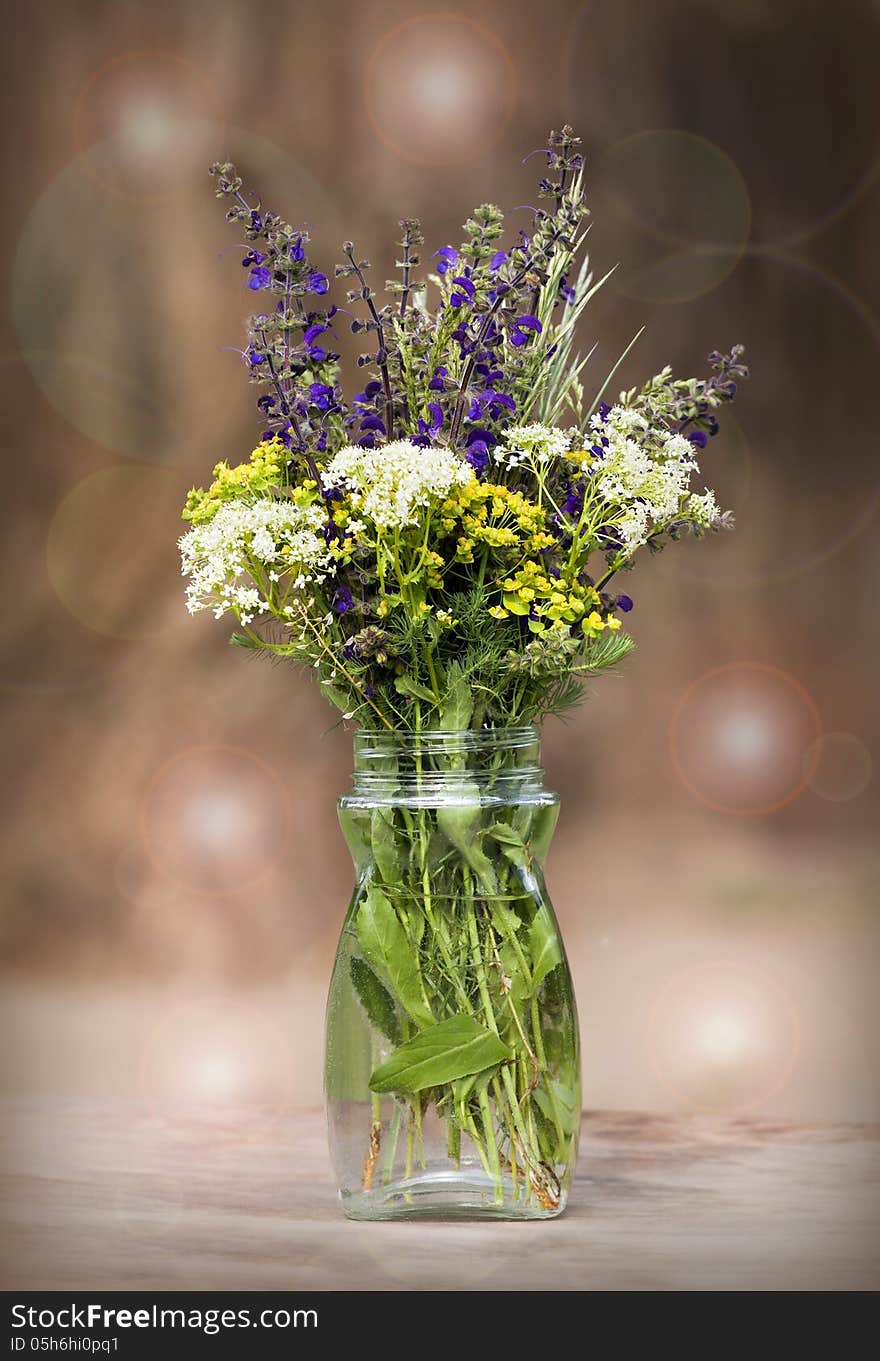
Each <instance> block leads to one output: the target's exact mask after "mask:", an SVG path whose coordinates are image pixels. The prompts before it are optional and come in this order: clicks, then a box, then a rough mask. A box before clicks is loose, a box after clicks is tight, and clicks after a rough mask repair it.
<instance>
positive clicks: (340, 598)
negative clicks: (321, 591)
mask: <svg viewBox="0 0 880 1361" xmlns="http://www.w3.org/2000/svg"><path fill="white" fill-rule="evenodd" d="M333 608H334V610H335V611H336V613H337V614H348V612H349V610H353V609H354V598H353V597H352V594H351V591H350V590H349V589H348V587H347V586H340V587H339V589H338V590H337V592H336V594H335V595H334V597H333Z"/></svg>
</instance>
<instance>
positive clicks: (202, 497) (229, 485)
mask: <svg viewBox="0 0 880 1361" xmlns="http://www.w3.org/2000/svg"><path fill="white" fill-rule="evenodd" d="M289 458H290V454H289V452H288V450H287V449H285V447H284V445H283V444H282V443H281V441H280V440H278V439H273V440H264V441H263V443H262V444H258V445H257V447H256V449H255V450H254V451H253V453H252V454H251V456H250V459H249V460H248V462H247V463H239V464H238V465H237V467H235V468H230V466H229V464H228V463H218V464H217V465H216V467H215V468H214V481H213V482H212V483H211V485H210V487H209V488H208V490H207V491H205V490H204V489H203V488H202V487H193V488H192V489H191V490H190V491H189V492H188V493H187V498H186V505H185V506H184V509H183V519H184V520H189V521H190V522H191V523H192V524H194V525H204V524H207V523H208V522H209V521H210V520H213V518H214V516H215V515H216V514H217V511H218V510H219V509H220V507H221V506H222V505H223V503H224V501H236V500H239V499H240V498H241V497H244V496H248V495H255V496H259V495H263V494H264V493H265V492H267V491H271V490H273V489H274V488H276V487H278V486H279V485H280V483H281V471H282V469H283V467H284V465H285V463H286V462H287V460H288V459H289ZM309 488H311V489H312V490H314V488H315V484H314V483H311V484H309V483H306V484H304V485H303V486H302V487H298V488H296V490H297V492H299V493H301V495H300V496H299V498H294V499H296V500H297V504H311V501H312V500H314V496H313V495H308V492H309ZM302 494H305V495H306V498H307V499H305V500H304V499H303V495H302Z"/></svg>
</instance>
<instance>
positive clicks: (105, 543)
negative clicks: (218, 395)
mask: <svg viewBox="0 0 880 1361" xmlns="http://www.w3.org/2000/svg"><path fill="white" fill-rule="evenodd" d="M180 503H181V486H180V482H179V479H178V478H177V477H176V476H175V475H173V474H172V473H171V472H169V471H168V470H167V469H164V468H156V467H150V466H148V465H145V464H144V465H137V464H123V465H121V466H119V467H115V468H101V469H99V470H98V471H97V472H94V473H90V474H89V476H88V477H85V478H83V480H82V481H81V482H78V483H77V484H76V486H75V487H74V488H73V489H72V490H71V491H69V492H68V493H67V495H66V496H65V497H64V498H63V500H62V501H61V502H60V504H59V505H58V507H57V509H56V510H55V513H54V515H53V517H52V521H51V524H50V526H49V533H48V537H47V540H46V564H47V569H48V573H49V580H50V581H51V583H52V587H53V589H54V591H55V593H56V595H57V596H58V599H59V600H60V601H61V603H62V604H63V605H64V606H65V608H66V609H67V610H69V612H70V613H71V614H72V615H73V617H74V618H75V619H78V620H79V622H80V623H81V624H85V625H86V626H87V627H88V628H90V629H93V630H94V631H95V632H96V633H100V634H103V635H104V636H105V637H108V638H119V639H124V640H125V639H127V640H133V639H143V638H152V637H155V636H156V635H157V634H159V633H160V632H161V631H162V628H163V626H164V621H163V619H162V617H161V612H160V611H159V609H158V608H157V602H156V600H155V598H154V593H153V591H152V589H151V587H152V585H153V582H152V578H153V574H154V572H155V567H156V560H155V555H154V554H153V552H152V546H153V544H154V543H155V542H156V540H157V537H158V536H160V535H161V533H162V531H163V529H165V528H167V527H168V526H171V525H176V522H177V519H178V517H179V514H180Z"/></svg>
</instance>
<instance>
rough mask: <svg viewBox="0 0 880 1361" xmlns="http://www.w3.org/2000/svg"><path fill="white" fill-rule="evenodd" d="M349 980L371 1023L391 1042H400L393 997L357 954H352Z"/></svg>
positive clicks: (398, 1024) (398, 1023)
mask: <svg viewBox="0 0 880 1361" xmlns="http://www.w3.org/2000/svg"><path fill="white" fill-rule="evenodd" d="M351 981H352V983H353V984H354V989H355V992H356V993H357V995H358V997H359V998H360V1000H361V1005H362V1006H363V1009H364V1011H365V1012H366V1013H367V1016H368V1017H369V1019H370V1021H371V1023H372V1025H373V1026H374V1027H375V1028H376V1030H379V1031H381V1033H382V1034H383V1035H384V1036H385V1037H386V1039H389V1040H390V1041H391V1043H392V1044H400V1022H399V1021H398V1019H397V1012H396V1011H395V1009H394V999H393V998H392V996H391V994H390V992H389V991H388V989H387V988H385V987H383V985H382V984H381V983H380V982H379V980H378V978H377V977H376V975H375V974H374V973H373V970H372V969H371V968H370V966H369V964H365V963H364V961H363V960H362V959H358V957H357V955H353V956H352V960H351Z"/></svg>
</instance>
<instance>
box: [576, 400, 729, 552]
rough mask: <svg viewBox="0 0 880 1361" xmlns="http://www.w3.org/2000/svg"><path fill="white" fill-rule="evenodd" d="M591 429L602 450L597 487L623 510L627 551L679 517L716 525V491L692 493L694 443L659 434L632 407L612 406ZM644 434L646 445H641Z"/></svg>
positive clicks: (620, 523)
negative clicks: (656, 529) (659, 527)
mask: <svg viewBox="0 0 880 1361" xmlns="http://www.w3.org/2000/svg"><path fill="white" fill-rule="evenodd" d="M590 425H591V428H592V431H593V433H594V435H595V437H596V439H597V442H598V443H599V444H600V445H601V446H602V447H603V449H604V453H603V455H602V460H601V462H598V463H596V464H594V469H595V472H594V477H595V485H596V486H597V488H598V491H599V494H600V495H601V497H602V498H603V500H605V501H607V502H608V503H609V504H611V505H618V506H620V507H621V510H622V513H621V515H620V517H619V518H618V519H616V520H615V522H614V523H615V528H616V530H617V533H618V535H619V537H620V538H621V539H622V541H623V543H624V546H625V547H626V549H627V550H628V551H630V552H632V551H634V550H635V549H636V548H638V547H640V546H641V545H642V544H644V543H646V542H647V540H648V537H649V535H650V534H651V533H652V532H653V530H654V528H656V527H657V526H658V525H663V524H667V523H669V521H671V520H674V519H676V518H677V517H678V516H681V517H682V518H687V519H690V520H693V521H694V523H696V524H698V525H701V526H702V527H704V528H709V527H710V526H711V525H712V524H714V522H715V521H716V519H717V518H718V507H717V505H716V504H715V497H714V495H713V494H712V492H710V491H707V492H706V493H705V495H703V496H695V495H691V494H690V481H691V476H692V474H693V473H695V472H698V471H699V467H698V464H697V461H696V459H695V457H694V446H693V444H692V443H691V442H690V440H688V439H685V437H684V436H683V435H678V434H674V433H672V432H667V431H658V430H657V429H656V428H654V427H651V426H649V423H648V421H647V420H646V419H645V417H644V416H643V415H642V414H641V413H640V412H637V411H633V410H632V409H631V408H628V407H621V406H615V407H612V408H611V410H610V411H609V412H608V415H607V416H606V417H605V419H604V420H603V419H602V417H601V416H594V417H593V418H592V420H591V422H590ZM645 436H649V437H650V441H649V446H648V447H645V444H643V443H640V438H641V439H644V438H645Z"/></svg>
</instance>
